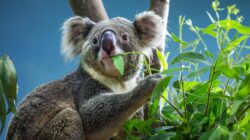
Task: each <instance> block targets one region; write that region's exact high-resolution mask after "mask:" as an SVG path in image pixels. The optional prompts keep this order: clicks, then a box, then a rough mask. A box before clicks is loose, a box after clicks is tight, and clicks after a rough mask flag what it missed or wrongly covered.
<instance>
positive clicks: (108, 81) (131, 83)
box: [83, 65, 139, 93]
mask: <svg viewBox="0 0 250 140" xmlns="http://www.w3.org/2000/svg"><path fill="white" fill-rule="evenodd" d="M83 68H84V70H86V71H87V72H88V73H89V74H90V75H91V76H92V78H94V79H95V80H97V81H99V82H100V83H102V84H103V85H105V86H107V87H109V88H110V89H111V90H112V91H113V92H114V93H124V92H128V91H131V90H132V89H134V88H135V87H136V86H137V77H138V74H139V72H138V74H136V76H134V78H131V79H129V80H128V81H125V82H123V83H120V82H118V81H117V80H115V79H112V78H109V77H106V76H104V75H102V74H100V73H98V72H96V71H95V70H94V69H93V68H91V67H88V66H87V65H83Z"/></svg>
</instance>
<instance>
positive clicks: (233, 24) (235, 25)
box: [205, 19, 250, 35]
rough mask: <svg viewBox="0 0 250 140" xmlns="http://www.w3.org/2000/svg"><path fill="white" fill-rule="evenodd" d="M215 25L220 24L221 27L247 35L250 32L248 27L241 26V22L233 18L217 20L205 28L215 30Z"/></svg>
mask: <svg viewBox="0 0 250 140" xmlns="http://www.w3.org/2000/svg"><path fill="white" fill-rule="evenodd" d="M217 25H220V26H221V27H223V28H225V29H235V30H237V31H238V32H239V33H241V34H247V35H249V34H250V27H247V26H243V25H242V24H241V23H239V22H237V21H235V20H230V19H225V20H221V21H218V22H216V23H214V24H210V25H209V26H207V27H206V28H205V29H210V30H217Z"/></svg>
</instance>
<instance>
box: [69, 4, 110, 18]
mask: <svg viewBox="0 0 250 140" xmlns="http://www.w3.org/2000/svg"><path fill="white" fill-rule="evenodd" d="M69 3H70V6H71V9H72V11H73V12H74V14H75V15H78V16H81V17H89V18H90V19H91V20H93V21H95V22H99V21H102V20H107V19H109V18H108V15H107V12H106V10H105V8H104V5H103V3H102V0H69Z"/></svg>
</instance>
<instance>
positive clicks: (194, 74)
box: [187, 66, 211, 78]
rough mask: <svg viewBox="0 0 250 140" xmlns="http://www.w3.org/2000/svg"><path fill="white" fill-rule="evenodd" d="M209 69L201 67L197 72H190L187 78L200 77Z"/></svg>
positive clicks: (208, 67)
mask: <svg viewBox="0 0 250 140" xmlns="http://www.w3.org/2000/svg"><path fill="white" fill-rule="evenodd" d="M210 69H211V66H206V67H203V68H201V69H199V70H197V71H194V72H191V73H190V74H189V75H188V76H187V78H192V77H197V76H201V75H202V74H204V73H206V72H207V71H209V70H210Z"/></svg>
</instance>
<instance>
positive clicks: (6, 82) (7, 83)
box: [2, 55, 17, 99]
mask: <svg viewBox="0 0 250 140" xmlns="http://www.w3.org/2000/svg"><path fill="white" fill-rule="evenodd" d="M2 68H3V69H2V70H3V72H2V73H3V74H2V76H3V81H2V82H3V88H4V93H5V96H6V98H8V99H16V94H17V75H16V70H15V67H14V65H13V62H12V61H11V60H10V59H9V57H8V56H7V55H4V56H3V65H2Z"/></svg>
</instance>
